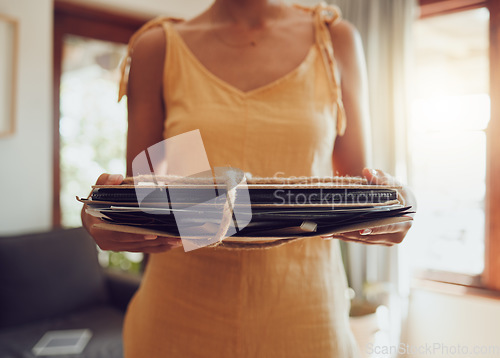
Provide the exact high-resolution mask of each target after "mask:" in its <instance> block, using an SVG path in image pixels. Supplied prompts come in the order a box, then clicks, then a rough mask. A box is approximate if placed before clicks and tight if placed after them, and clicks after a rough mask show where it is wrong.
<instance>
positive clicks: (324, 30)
mask: <svg viewBox="0 0 500 358" xmlns="http://www.w3.org/2000/svg"><path fill="white" fill-rule="evenodd" d="M294 6H295V7H297V8H299V9H302V10H305V11H308V12H312V14H313V17H314V30H315V38H316V44H317V46H318V47H319V49H320V50H321V55H322V57H323V62H324V64H325V70H326V72H327V74H328V77H329V79H328V83H329V89H330V93H331V96H332V103H333V105H334V106H336V109H337V134H338V135H343V134H344V132H345V128H346V116H345V111H344V104H343V102H342V91H341V89H340V75H339V73H338V69H337V64H336V61H335V56H334V51H333V44H332V38H331V36H330V26H331V25H334V24H335V23H337V22H339V21H340V20H341V19H342V13H341V11H340V9H339V8H338V7H337V6H335V5H327V4H325V3H324V2H321V3H319V4H317V5H316V6H314V7H307V6H302V5H294Z"/></svg>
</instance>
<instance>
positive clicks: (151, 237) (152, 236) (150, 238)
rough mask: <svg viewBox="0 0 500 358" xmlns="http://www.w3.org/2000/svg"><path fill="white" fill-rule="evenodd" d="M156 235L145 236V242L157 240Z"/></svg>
mask: <svg viewBox="0 0 500 358" xmlns="http://www.w3.org/2000/svg"><path fill="white" fill-rule="evenodd" d="M157 237H158V236H156V235H144V240H156V238H157Z"/></svg>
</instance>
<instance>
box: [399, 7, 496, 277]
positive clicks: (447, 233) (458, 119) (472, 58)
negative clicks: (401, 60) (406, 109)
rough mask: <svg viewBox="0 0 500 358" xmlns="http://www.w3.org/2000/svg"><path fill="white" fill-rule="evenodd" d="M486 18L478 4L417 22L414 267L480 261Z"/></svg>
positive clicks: (475, 266) (461, 266)
mask: <svg viewBox="0 0 500 358" xmlns="http://www.w3.org/2000/svg"><path fill="white" fill-rule="evenodd" d="M488 23H489V13H488V10H486V9H485V8H481V9H475V10H469V11H463V12H459V13H454V14H449V15H442V16H436V17H431V18H426V19H421V20H418V21H417V24H416V25H415V31H416V32H415V40H416V48H415V72H414V73H415V78H414V83H415V84H416V87H415V88H414V98H413V103H412V113H411V120H410V123H409V126H408V133H409V142H408V145H409V153H410V166H409V171H410V176H409V181H410V183H411V184H412V186H413V188H414V190H415V193H416V195H417V197H418V202H419V210H418V217H417V220H416V222H415V226H414V229H412V231H413V232H412V238H413V239H412V245H413V246H414V249H415V254H414V255H412V257H413V258H414V259H415V264H416V266H417V268H423V269H433V270H443V271H452V272H458V273H465V274H480V273H482V271H483V269H484V235H485V230H484V228H485V213H484V199H485V190H486V184H485V174H486V135H485V129H486V127H487V126H488V122H489V119H490V96H489V71H488V69H489V62H488V61H489V60H488V46H489V45H488V41H489V40H488Z"/></svg>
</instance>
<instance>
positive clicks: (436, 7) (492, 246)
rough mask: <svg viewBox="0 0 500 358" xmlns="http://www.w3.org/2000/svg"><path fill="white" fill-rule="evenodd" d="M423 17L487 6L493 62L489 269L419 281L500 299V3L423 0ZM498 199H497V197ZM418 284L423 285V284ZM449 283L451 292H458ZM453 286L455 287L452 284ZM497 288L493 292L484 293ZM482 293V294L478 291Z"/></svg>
mask: <svg viewBox="0 0 500 358" xmlns="http://www.w3.org/2000/svg"><path fill="white" fill-rule="evenodd" d="M419 5H420V19H423V18H428V17H433V16H440V15H446V14H451V13H455V12H460V11H466V10H472V9H477V8H483V7H484V8H487V9H488V10H489V12H490V23H489V47H490V48H489V62H490V99H491V119H490V122H489V124H488V128H487V129H486V131H485V132H486V141H487V144H486V145H487V150H486V156H487V158H486V201H485V268H484V271H483V273H482V274H481V275H467V274H460V273H454V272H446V271H437V270H430V269H429V270H421V271H418V272H416V275H415V276H416V278H417V280H418V282H421V281H422V280H427V281H434V282H437V283H444V284H452V285H455V286H456V285H459V286H463V287H466V288H468V290H465V291H463V292H464V293H466V294H479V295H486V296H489V297H494V298H497V299H498V298H500V296H499V295H497V294H496V291H500V221H498V220H497V221H495V218H500V181H499V180H496V181H495V178H500V156H498V155H497V156H495V155H494V154H495V153H497V154H500V141H498V140H494V139H495V138H500V66H495V65H494V64H500V2H499V1H498V0H419ZM495 198H496V199H497V200H495ZM418 286H422V284H421V283H419V284H418ZM446 286H448V291H455V292H456V290H455V289H453V288H450V285H443V287H446ZM451 287H452V286H451ZM488 291H495V293H492V294H487V293H486V294H485V293H484V292H488ZM478 292H479V293H478Z"/></svg>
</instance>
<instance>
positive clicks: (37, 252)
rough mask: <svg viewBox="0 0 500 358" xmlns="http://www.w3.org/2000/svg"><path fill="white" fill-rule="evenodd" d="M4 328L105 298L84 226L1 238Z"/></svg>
mask: <svg viewBox="0 0 500 358" xmlns="http://www.w3.org/2000/svg"><path fill="white" fill-rule="evenodd" d="M0 288H1V289H0V330H2V329H4V328H7V327H12V326H15V325H20V324H24V323H28V322H32V321H36V320H42V319H47V318H51V317H55V316H61V315H64V314H66V313H68V312H71V311H74V310H78V309H82V308H85V307H88V306H90V305H93V304H99V303H103V302H105V301H107V294H106V286H105V279H104V275H103V273H102V270H101V268H100V266H99V264H98V261H97V254H96V245H95V243H94V241H93V239H92V238H91V237H90V236H89V235H88V234H87V232H86V231H85V230H84V229H83V228H76V229H63V230H57V231H51V232H46V233H38V234H29V235H19V236H11V237H0Z"/></svg>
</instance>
